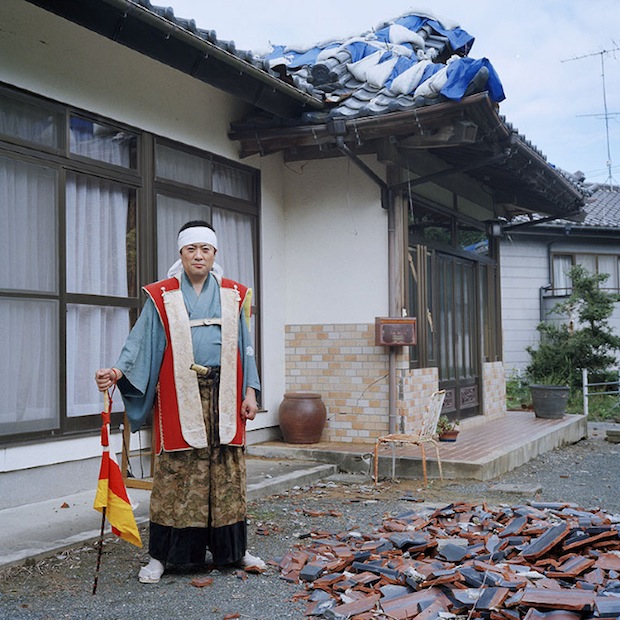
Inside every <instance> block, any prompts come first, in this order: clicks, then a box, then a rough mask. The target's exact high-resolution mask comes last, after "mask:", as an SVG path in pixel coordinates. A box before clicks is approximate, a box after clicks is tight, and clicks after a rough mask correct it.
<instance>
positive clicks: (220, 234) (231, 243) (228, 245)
mask: <svg viewBox="0 0 620 620" xmlns="http://www.w3.org/2000/svg"><path fill="white" fill-rule="evenodd" d="M213 228H215V231H216V233H217V241H218V244H219V246H220V249H219V250H218V251H217V258H216V260H217V262H218V263H219V264H220V265H221V266H222V269H223V270H224V275H225V276H226V277H227V278H231V279H233V280H237V282H241V283H242V284H245V285H246V286H249V287H250V288H252V289H254V288H255V282H254V239H253V236H252V220H251V219H250V218H249V217H248V216H247V215H243V214H242V213H236V212H235V211H224V210H222V209H213Z"/></svg>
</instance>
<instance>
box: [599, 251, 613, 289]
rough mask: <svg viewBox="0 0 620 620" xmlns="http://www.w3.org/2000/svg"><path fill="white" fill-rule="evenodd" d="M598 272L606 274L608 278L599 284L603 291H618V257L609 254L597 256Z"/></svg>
mask: <svg viewBox="0 0 620 620" xmlns="http://www.w3.org/2000/svg"><path fill="white" fill-rule="evenodd" d="M598 272H599V273H606V274H607V275H608V276H609V277H608V278H607V280H605V282H602V283H601V287H603V288H605V289H613V290H617V289H618V257H617V256H615V255H613V256H612V255H611V254H599V255H598Z"/></svg>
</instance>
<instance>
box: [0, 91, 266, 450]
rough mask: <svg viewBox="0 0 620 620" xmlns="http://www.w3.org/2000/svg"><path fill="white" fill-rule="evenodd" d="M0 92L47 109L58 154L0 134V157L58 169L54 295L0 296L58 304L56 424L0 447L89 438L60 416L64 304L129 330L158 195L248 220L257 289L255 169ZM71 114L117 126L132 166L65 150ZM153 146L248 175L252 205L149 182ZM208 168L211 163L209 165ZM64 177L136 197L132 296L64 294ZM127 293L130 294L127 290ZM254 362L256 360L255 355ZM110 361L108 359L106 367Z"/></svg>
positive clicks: (82, 420) (88, 418)
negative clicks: (131, 144) (119, 312)
mask: <svg viewBox="0 0 620 620" xmlns="http://www.w3.org/2000/svg"><path fill="white" fill-rule="evenodd" d="M0 93H1V94H5V95H8V96H9V97H10V98H13V99H18V100H21V101H24V102H26V103H30V104H34V105H36V106H38V107H41V106H42V107H44V108H49V109H50V111H52V112H53V113H54V114H55V115H57V116H58V118H59V119H60V121H59V122H60V125H61V126H60V127H59V128H58V142H59V144H60V148H49V147H46V146H44V145H41V144H36V143H32V142H28V141H25V140H23V139H20V138H17V137H15V136H9V135H6V134H2V135H0V153H1V154H3V155H6V156H8V157H10V158H14V159H17V160H20V161H25V162H29V163H35V164H38V165H45V166H48V167H51V168H53V169H55V170H56V171H57V192H56V194H57V195H56V222H57V239H56V243H57V256H56V261H57V264H56V273H57V282H58V289H57V291H56V293H39V292H36V291H18V290H7V289H1V290H0V297H2V298H14V299H24V298H28V299H44V300H54V301H56V302H57V303H58V313H59V314H58V316H59V319H58V321H59V322H58V368H57V371H58V377H59V386H60V387H59V392H58V407H59V424H58V427H57V428H53V429H50V430H46V431H36V432H17V433H12V434H5V435H2V436H0V445H13V444H17V443H24V442H30V441H37V440H41V439H54V438H58V439H60V438H63V437H68V436H76V435H79V434H95V433H96V432H98V431H99V429H100V424H101V422H100V419H99V416H98V415H96V413H98V412H93V414H90V415H85V416H79V417H68V412H67V389H66V381H67V359H66V355H67V320H66V316H67V307H68V306H69V305H70V304H78V305H91V306H103V307H117V308H127V309H129V311H130V313H131V319H130V323H131V325H133V323H134V322H135V319H137V316H138V315H139V311H140V309H141V308H142V305H143V303H144V300H145V298H144V295H143V294H142V291H141V289H142V286H144V285H145V284H148V283H149V282H152V281H153V280H154V279H155V278H156V262H157V256H156V253H157V250H156V245H157V227H156V209H155V204H156V203H155V196H156V195H157V193H159V192H161V193H164V194H166V195H168V196H171V197H174V198H180V199H186V198H188V197H190V198H191V197H196V196H197V195H200V196H201V198H202V199H204V198H205V196H208V198H209V201H210V204H211V207H214V208H218V209H223V210H227V211H236V212H240V213H243V214H245V215H248V216H250V217H251V218H252V236H253V240H254V242H255V245H254V256H253V265H254V272H255V273H254V277H255V283H256V286H257V288H260V287H259V284H260V261H259V258H260V247H259V239H260V212H261V205H260V183H261V180H260V171H259V170H257V169H255V168H252V167H250V166H247V165H244V164H241V163H240V162H237V161H233V160H229V159H226V158H225V157H222V156H219V155H216V154H214V153H211V152H209V151H206V150H201V149H198V148H196V147H192V146H189V145H185V144H182V143H179V142H176V141H173V140H170V139H168V138H165V137H162V136H159V135H157V134H154V133H152V132H148V131H144V130H141V129H139V128H136V127H131V126H129V125H127V124H124V123H122V122H119V121H117V120H113V119H109V118H106V117H104V116H101V115H98V114H94V113H92V112H89V111H86V110H83V109H80V108H77V107H75V106H72V105H65V104H63V103H60V102H57V101H53V100H50V99H47V98H45V97H42V96H40V95H37V94H33V93H29V92H27V91H23V90H21V89H17V88H15V87H12V86H9V85H6V84H3V83H0ZM72 115H78V116H80V117H82V118H87V119H88V120H91V121H93V122H95V123H101V124H105V125H108V126H112V127H114V128H117V129H118V130H119V131H127V132H129V133H132V134H135V135H136V136H137V145H136V167H135V168H125V167H122V166H118V165H115V164H109V163H107V162H105V161H98V160H94V159H89V158H87V157H84V156H82V155H78V154H76V153H72V152H70V140H69V127H70V118H71V116H72ZM157 144H165V145H166V146H169V147H171V148H174V149H180V150H182V151H185V152H188V153H190V154H192V155H197V156H199V157H201V158H203V159H205V160H208V161H209V162H216V163H218V164H221V165H224V166H228V167H232V168H235V169H238V170H240V171H242V172H244V173H247V174H249V175H250V176H251V179H250V181H251V194H252V196H251V199H250V200H245V199H242V198H234V197H231V196H228V195H226V194H222V193H219V192H214V191H212V190H211V191H208V192H206V193H205V191H204V190H203V191H202V192H196V191H195V188H194V189H192V188H191V187H189V186H186V185H183V184H175V183H174V182H170V181H168V180H162V179H158V178H156V176H155V169H156V168H155V152H156V145H157ZM210 165H211V164H210ZM69 174H77V175H82V174H83V175H87V176H90V177H95V178H97V179H101V180H104V181H108V182H113V183H118V184H121V185H123V186H126V187H128V188H129V189H131V190H132V191H135V200H136V214H135V217H136V259H135V260H136V265H135V268H136V274H135V278H136V282H135V293H136V294H135V295H128V296H127V297H116V296H109V295H96V294H91V293H75V292H71V293H69V292H67V281H66V261H67V256H66V249H67V246H66V226H67V220H66V187H67V177H68V175H69ZM130 292H131V291H130ZM259 308H260V290H257V291H255V294H254V296H253V311H254V312H255V315H256V320H255V325H256V333H255V334H254V337H255V348H256V351H257V353H258V352H259V351H260V350H261V349H260V320H259V316H260V312H259ZM257 358H258V359H257V362H258V361H259V360H260V358H259V356H257ZM113 362H114V360H110V364H111V363H113ZM121 422H122V414H121V413H116V414H113V417H112V423H113V424H114V425H118V424H120V423H121Z"/></svg>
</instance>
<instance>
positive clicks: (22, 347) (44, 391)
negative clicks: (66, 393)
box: [0, 298, 59, 435]
mask: <svg viewBox="0 0 620 620" xmlns="http://www.w3.org/2000/svg"><path fill="white" fill-rule="evenodd" d="M0 343H1V346H2V350H3V352H4V354H3V355H2V356H0V389H1V390H2V398H0V434H2V435H6V434H12V433H25V432H31V431H40V430H47V429H53V428H57V427H58V404H59V403H58V396H59V389H58V385H59V382H58V303H57V302H56V301H43V300H39V299H36V300H35V299H9V298H4V299H0Z"/></svg>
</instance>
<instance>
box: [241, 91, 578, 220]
mask: <svg viewBox="0 0 620 620" xmlns="http://www.w3.org/2000/svg"><path fill="white" fill-rule="evenodd" d="M229 137H230V138H231V139H232V140H236V141H238V142H239V143H240V155H241V156H242V157H247V156H250V155H256V154H259V155H268V154H271V153H276V152H282V153H283V155H284V158H285V159H286V160H288V161H294V160H304V159H312V158H325V157H340V156H343V149H342V148H341V146H342V144H343V143H344V144H345V145H346V146H347V148H348V149H349V151H350V152H352V153H355V154H357V155H362V154H372V153H377V152H378V151H379V150H380V149H382V148H385V145H386V144H387V145H389V146H390V148H392V149H395V150H396V151H397V152H398V154H399V160H400V161H401V165H402V167H406V168H408V170H409V171H411V172H414V173H415V165H416V158H417V157H419V156H420V154H421V153H422V152H427V153H432V155H433V156H435V157H436V158H438V159H439V160H442V161H443V162H444V163H445V164H446V167H445V169H444V170H443V171H440V172H439V173H434V174H433V175H429V178H428V179H427V180H430V177H431V176H432V178H433V179H436V178H438V177H439V176H441V175H442V174H443V175H450V174H457V173H466V174H467V175H468V176H470V177H472V178H473V179H475V180H477V181H478V182H479V183H480V184H482V185H483V186H484V187H486V188H488V190H489V191H490V192H491V193H492V194H493V195H494V200H495V202H496V203H497V204H498V205H501V210H502V216H503V217H505V218H506V219H511V218H512V217H514V216H515V215H519V214H529V213H543V214H548V215H553V216H556V217H572V216H574V215H576V214H578V213H579V211H580V209H581V207H582V206H583V204H584V201H585V198H586V196H587V193H585V192H584V191H583V190H582V188H580V187H579V185H578V184H577V183H575V181H574V180H571V179H570V178H568V177H567V176H566V175H565V174H564V173H563V172H562V171H560V170H558V169H556V168H554V167H553V166H551V165H550V164H549V163H548V162H547V161H546V159H545V157H544V156H543V155H542V154H541V153H540V152H539V151H538V150H537V149H535V148H534V147H533V146H531V144H530V143H529V142H528V141H527V140H525V138H523V136H521V135H519V134H518V133H516V132H515V131H514V130H513V129H512V127H511V126H510V125H509V124H507V123H506V122H505V121H504V119H503V118H502V117H501V116H500V115H499V113H498V111H497V107H496V105H494V104H493V102H492V101H491V100H490V99H489V97H488V96H487V94H486V93H479V94H476V95H471V96H469V97H466V98H464V99H462V100H461V101H458V102H443V103H436V104H434V105H429V106H424V107H420V108H414V109H412V110H407V111H401V112H392V113H388V114H380V115H376V116H366V117H357V118H354V119H345V118H342V119H332V120H330V121H329V122H327V123H324V124H311V125H302V124H298V125H295V126H260V125H258V124H254V125H252V124H251V123H247V122H241V123H236V124H233V125H232V127H231V131H230V133H229ZM424 181H425V179H422V180H421V181H418V180H416V181H414V183H418V182H424Z"/></svg>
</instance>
